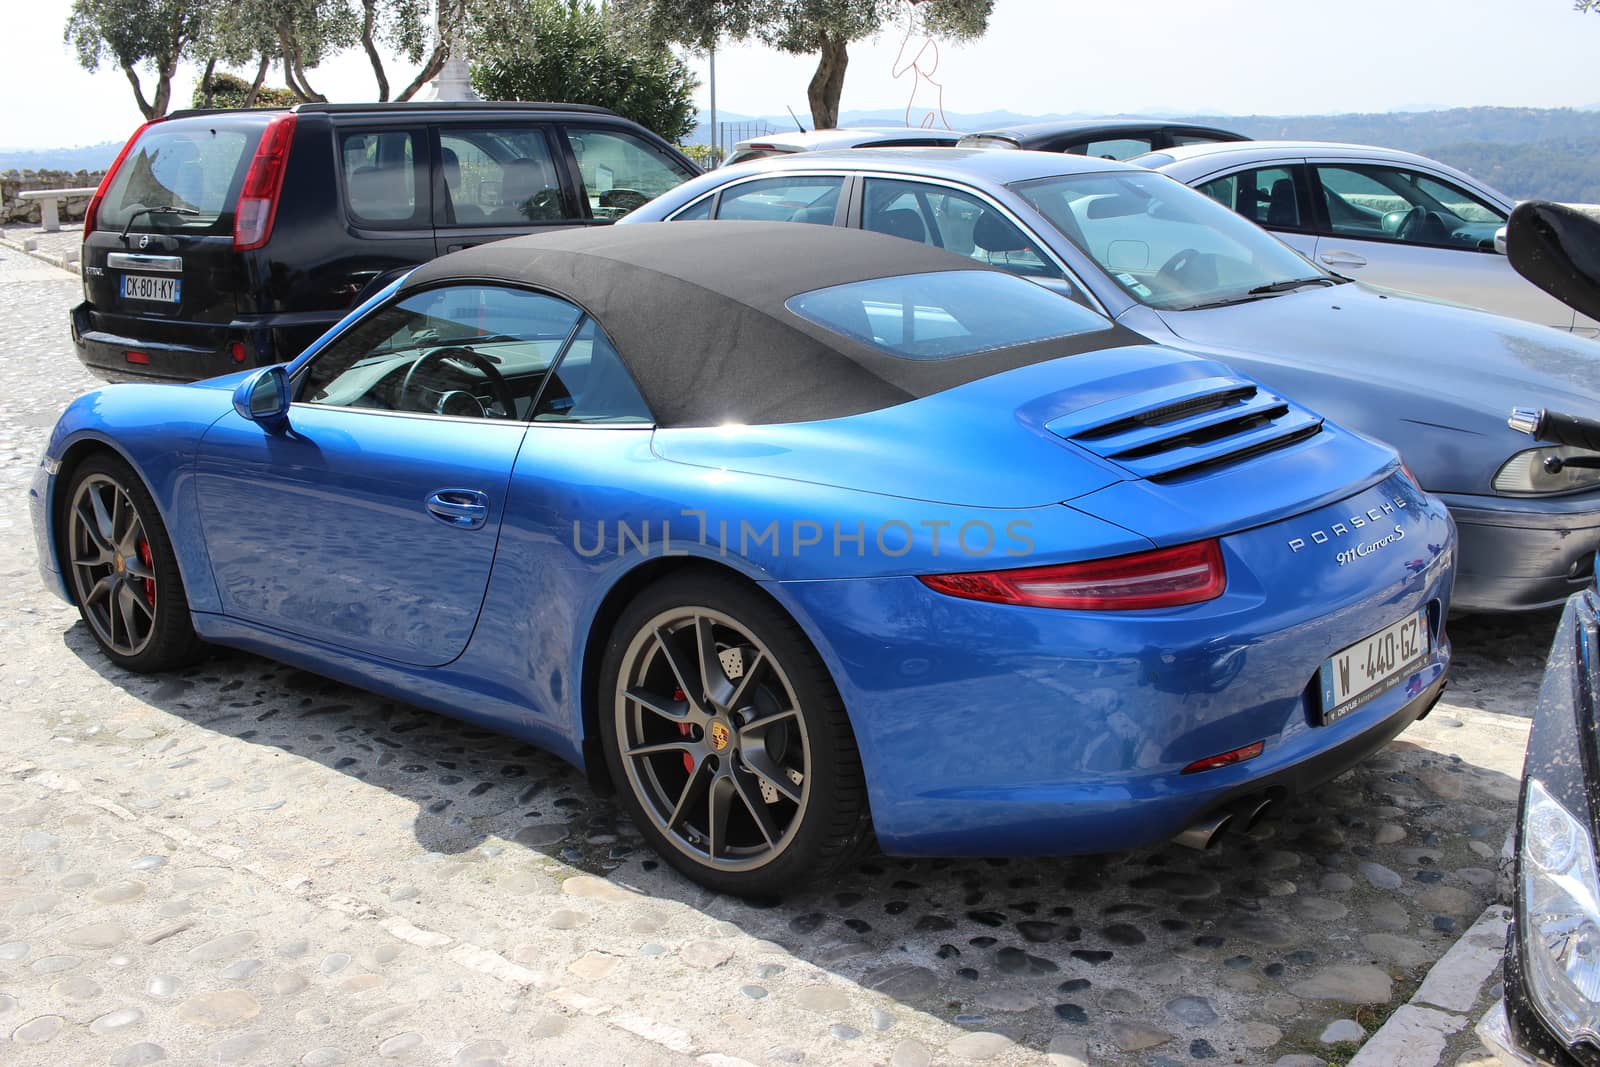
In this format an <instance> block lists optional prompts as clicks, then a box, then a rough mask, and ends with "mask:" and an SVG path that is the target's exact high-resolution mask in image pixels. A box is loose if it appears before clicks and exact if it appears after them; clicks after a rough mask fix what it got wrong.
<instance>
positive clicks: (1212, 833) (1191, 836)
mask: <svg viewBox="0 0 1600 1067" xmlns="http://www.w3.org/2000/svg"><path fill="white" fill-rule="evenodd" d="M1232 822H1233V812H1231V811H1219V812H1216V813H1215V814H1212V815H1207V816H1206V817H1205V818H1203V819H1196V820H1195V821H1194V822H1193V823H1191V824H1190V825H1189V828H1188V829H1187V830H1185V831H1183V832H1182V833H1181V834H1179V835H1178V836H1176V837H1174V838H1173V839H1172V840H1174V841H1176V842H1177V843H1178V844H1180V845H1183V846H1184V847H1185V848H1192V849H1196V850H1197V851H1200V852H1204V851H1205V850H1206V849H1208V848H1210V847H1211V846H1212V844H1214V843H1215V842H1216V840H1217V838H1218V837H1220V836H1221V835H1222V832H1223V831H1224V830H1226V829H1227V828H1228V826H1229V825H1230V824H1231V823H1232Z"/></svg>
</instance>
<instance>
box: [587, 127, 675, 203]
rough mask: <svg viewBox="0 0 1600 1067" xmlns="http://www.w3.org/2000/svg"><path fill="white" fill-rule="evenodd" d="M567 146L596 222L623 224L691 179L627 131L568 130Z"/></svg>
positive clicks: (666, 155)
mask: <svg viewBox="0 0 1600 1067" xmlns="http://www.w3.org/2000/svg"><path fill="white" fill-rule="evenodd" d="M566 135H567V144H569V145H570V146H571V147H572V154H573V156H574V157H575V158H576V159H577V161H578V172H579V173H580V174H581V175H582V176H583V195H584V196H586V197H587V198H588V200H589V211H590V213H591V214H592V215H594V217H595V218H597V219H620V218H621V217H622V216H624V215H626V214H627V213H628V212H630V211H632V210H633V209H634V208H636V207H641V206H643V205H644V204H645V203H647V202H649V201H651V200H654V199H655V198H656V197H658V196H660V195H661V194H662V193H664V192H666V191H667V190H668V189H672V188H674V187H676V186H678V185H681V184H683V183H684V182H686V181H688V180H689V178H691V177H692V176H693V174H692V172H691V171H689V170H688V169H687V168H685V167H684V165H683V164H682V163H680V162H678V161H677V160H676V159H674V158H672V156H670V155H668V154H667V153H666V152H663V151H662V150H661V149H660V148H659V147H657V146H656V145H653V144H651V143H650V142H649V141H646V140H645V139H644V138H642V137H639V136H636V135H635V134H632V133H629V132H628V131H626V130H620V129H606V128H598V127H595V128H582V127H576V126H568V127H567V130H566Z"/></svg>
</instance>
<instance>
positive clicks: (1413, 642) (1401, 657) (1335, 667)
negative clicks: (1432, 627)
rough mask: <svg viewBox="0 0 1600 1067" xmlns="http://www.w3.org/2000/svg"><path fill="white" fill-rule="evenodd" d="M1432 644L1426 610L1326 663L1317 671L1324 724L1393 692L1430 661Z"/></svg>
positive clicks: (1374, 635)
mask: <svg viewBox="0 0 1600 1067" xmlns="http://www.w3.org/2000/svg"><path fill="white" fill-rule="evenodd" d="M1429 642H1430V635H1429V633H1428V609H1427V608H1423V609H1421V610H1420V611H1417V612H1415V613H1413V614H1411V615H1408V616H1406V617H1405V618H1403V619H1401V620H1400V621H1399V622H1397V623H1393V624H1392V625H1389V626H1386V627H1384V628H1383V629H1381V630H1379V631H1378V632H1377V633H1375V634H1373V635H1372V636H1371V637H1366V638H1363V639H1362V640H1360V641H1357V642H1356V643H1355V644H1353V645H1351V646H1350V647H1349V648H1346V649H1343V650H1341V651H1339V652H1335V653H1334V654H1333V655H1332V656H1330V657H1329V658H1328V659H1326V660H1324V661H1323V663H1322V668H1321V669H1320V670H1319V671H1318V672H1317V681H1318V682H1319V683H1321V686H1322V721H1323V723H1324V724H1327V723H1330V722H1334V721H1336V720H1338V719H1342V718H1344V717H1345V716H1346V715H1348V714H1350V713H1351V712H1352V711H1354V710H1356V709H1357V708H1359V707H1360V706H1361V705H1363V704H1365V703H1366V702H1367V701H1369V700H1371V699H1372V698H1374V697H1376V696H1380V695H1382V694H1383V693H1386V692H1388V691H1389V690H1390V689H1393V688H1394V687H1395V686H1396V685H1398V684H1399V683H1400V682H1401V681H1402V680H1404V678H1405V677H1406V675H1407V674H1408V673H1410V671H1411V669H1412V668H1413V667H1415V666H1417V665H1418V664H1420V663H1421V662H1422V661H1423V660H1425V659H1427V658H1428V652H1429V651H1430V645H1429Z"/></svg>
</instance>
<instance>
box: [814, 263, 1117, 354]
mask: <svg viewBox="0 0 1600 1067" xmlns="http://www.w3.org/2000/svg"><path fill="white" fill-rule="evenodd" d="M787 306H788V308H789V310H790V311H792V312H794V313H795V314H796V315H799V316H801V317H802V318H806V319H810V320H811V321H812V322H814V323H816V324H817V325H819V326H822V327H825V328H826V329H829V330H832V331H834V332H835V333H840V334H843V335H845V336H846V337H850V338H853V339H854V340H857V341H860V342H861V343H863V344H868V345H871V346H872V347H874V348H877V349H879V350H881V351H884V352H889V353H891V354H893V355H896V356H899V357H901V358H902V359H919V360H938V359H957V358H959V357H961V356H971V355H975V354H977V353H979V352H989V351H993V350H994V349H997V348H1011V347H1013V346H1016V345H1026V344H1032V343H1034V342H1037V341H1050V340H1055V339H1057V338H1062V337H1072V336H1074V335H1076V334H1081V333H1093V332H1095V331H1098V330H1106V329H1110V327H1111V323H1109V322H1107V321H1106V320H1105V319H1103V318H1101V317H1100V316H1099V315H1097V314H1095V313H1094V312H1092V311H1090V310H1089V309H1088V308H1086V307H1083V306H1081V305H1079V304H1074V303H1073V302H1072V301H1070V300H1063V299H1061V297H1059V296H1057V295H1056V294H1055V293H1053V292H1051V291H1050V290H1048V289H1045V288H1042V287H1041V286H1038V285H1035V284H1033V283H1032V282H1028V281H1024V280H1023V279H1021V278H1019V277H1017V276H1015V275H1012V274H1004V273H1002V272H1000V271H993V272H990V271H967V270H954V271H945V272H942V273H938V274H905V275H900V276H897V277H893V278H872V279H869V280H867V281H861V282H850V283H848V284H845V285H835V286H833V287H831V288H828V289H817V290H814V291H812V292H809V293H801V294H800V295H799V296H796V297H793V298H791V299H790V300H789V301H788V305H787Z"/></svg>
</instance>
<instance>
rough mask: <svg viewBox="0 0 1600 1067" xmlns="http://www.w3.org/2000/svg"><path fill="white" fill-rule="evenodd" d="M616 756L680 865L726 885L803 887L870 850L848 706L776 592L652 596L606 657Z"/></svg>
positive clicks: (624, 787) (615, 768)
mask: <svg viewBox="0 0 1600 1067" xmlns="http://www.w3.org/2000/svg"><path fill="white" fill-rule="evenodd" d="M603 684H604V685H606V687H607V688H606V690H605V691H604V693H603V696H604V697H605V698H607V699H606V703H607V705H608V707H606V708H604V709H603V710H602V730H603V733H604V735H605V741H606V756H607V759H608V761H609V763H610V765H611V771H612V775H613V778H614V780H615V781H616V782H617V785H618V787H619V789H620V791H621V792H622V794H623V797H624V800H625V802H626V803H627V806H628V807H629V808H630V809H631V812H632V814H633V817H634V819H635V821H636V822H638V824H639V825H640V827H641V828H642V829H643V831H644V833H645V835H646V836H647V837H648V838H650V840H651V843H652V844H653V845H654V846H655V847H656V849H657V850H658V851H659V852H661V853H662V854H663V855H664V856H665V857H666V859H667V860H668V862H670V863H671V864H672V865H673V866H674V867H676V868H678V870H680V871H682V872H683V873H684V874H686V875H688V876H689V877H690V878H692V879H694V880H695V881H697V882H699V883H701V884H702V885H705V886H707V887H708V888H711V889H715V890H718V891H719V892H726V893H733V894H738V895H763V894H773V893H777V892H779V891H781V890H783V889H787V888H791V887H792V886H793V885H794V884H795V882H796V881H798V880H799V879H801V878H809V877H814V876H816V875H817V874H819V873H823V871H825V870H826V869H827V868H828V867H829V866H832V865H834V864H836V863H839V862H843V861H844V860H847V859H849V858H851V857H852V856H853V855H854V854H855V852H856V851H857V847H858V846H859V845H861V844H862V843H863V842H864V841H866V840H867V839H868V837H869V834H868V825H869V824H868V821H867V817H866V792H865V787H864V784H863V782H862V777H861V765H860V758H859V756H858V755H857V753H856V749H855V739H854V735H853V734H852V733H851V731H850V726H849V721H848V719H847V717H846V716H845V713H844V708H843V706H842V704H841V702H840V700H839V696H838V693H837V691H836V690H835V689H834V686H833V684H832V680H831V679H830V678H829V677H828V675H827V672H826V670H825V669H824V668H823V666H822V663H821V661H820V660H819V659H818V657H817V654H816V652H815V651H814V650H813V649H812V648H811V646H810V644H809V643H808V642H807V641H806V640H805V637H804V635H803V634H801V632H800V630H799V628H798V627H797V626H795V624H794V622H793V621H792V620H790V619H789V618H787V617H786V616H785V615H784V614H783V613H782V612H781V611H780V610H778V608H777V606H776V605H775V604H773V603H772V602H771V601H770V600H769V599H767V598H766V597H765V596H764V594H761V593H760V592H758V591H756V590H753V589H750V588H748V587H747V586H744V585H742V584H740V583H738V582H736V581H731V580H725V579H720V578H710V577H705V576H699V577H695V578H692V579H689V580H683V579H669V580H668V581H666V582H663V583H662V584H661V585H658V586H656V587H653V588H652V589H650V590H647V591H646V592H645V593H644V594H643V595H641V596H640V597H639V599H638V600H636V601H635V602H634V603H633V604H632V605H630V606H629V608H628V609H627V611H625V612H624V614H623V617H622V619H621V620H619V625H618V628H617V631H616V635H615V636H614V638H613V640H612V643H611V645H610V647H609V648H608V650H607V656H606V671H605V675H604V682H603Z"/></svg>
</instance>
